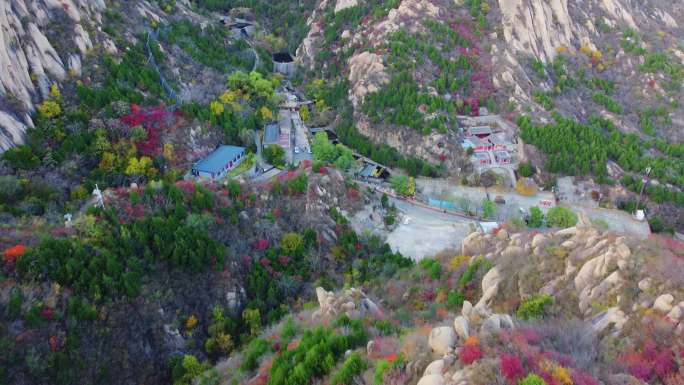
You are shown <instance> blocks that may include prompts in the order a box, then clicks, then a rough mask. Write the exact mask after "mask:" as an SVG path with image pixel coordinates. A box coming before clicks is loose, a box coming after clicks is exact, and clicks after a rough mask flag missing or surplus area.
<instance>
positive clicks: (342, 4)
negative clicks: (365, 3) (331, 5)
mask: <svg viewBox="0 0 684 385" xmlns="http://www.w3.org/2000/svg"><path fill="white" fill-rule="evenodd" d="M358 4H359V3H358V0H337V3H336V4H335V13H337V12H339V11H341V10H343V9H347V8H351V7H356V6H357V5H358Z"/></svg>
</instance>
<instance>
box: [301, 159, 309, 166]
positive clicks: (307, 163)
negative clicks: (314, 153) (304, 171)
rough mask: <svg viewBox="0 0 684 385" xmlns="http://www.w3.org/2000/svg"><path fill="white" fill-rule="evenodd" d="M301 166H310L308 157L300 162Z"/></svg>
mask: <svg viewBox="0 0 684 385" xmlns="http://www.w3.org/2000/svg"><path fill="white" fill-rule="evenodd" d="M302 167H304V168H309V167H311V161H310V160H308V159H305V160H304V161H303V162H302Z"/></svg>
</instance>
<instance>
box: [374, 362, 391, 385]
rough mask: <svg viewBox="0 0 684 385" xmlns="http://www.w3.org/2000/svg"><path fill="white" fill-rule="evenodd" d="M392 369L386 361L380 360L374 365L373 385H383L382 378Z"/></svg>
mask: <svg viewBox="0 0 684 385" xmlns="http://www.w3.org/2000/svg"><path fill="white" fill-rule="evenodd" d="M391 367H392V364H390V362H389V361H387V360H380V361H378V362H377V363H376V364H375V374H374V375H373V383H374V384H375V385H383V377H384V376H385V372H386V371H387V370H389V369H390V368H391Z"/></svg>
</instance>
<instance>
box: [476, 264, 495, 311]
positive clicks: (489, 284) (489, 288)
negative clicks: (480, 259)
mask: <svg viewBox="0 0 684 385" xmlns="http://www.w3.org/2000/svg"><path fill="white" fill-rule="evenodd" d="M500 282H501V273H500V271H499V267H498V266H494V267H492V268H491V269H489V271H488V272H487V274H485V276H484V277H482V297H481V298H480V300H479V301H478V302H477V304H476V305H475V308H476V309H478V308H485V309H486V308H488V305H489V302H490V301H491V300H492V299H493V298H494V297H495V296H496V294H497V293H498V291H499V283H500Z"/></svg>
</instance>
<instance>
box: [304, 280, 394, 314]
mask: <svg viewBox="0 0 684 385" xmlns="http://www.w3.org/2000/svg"><path fill="white" fill-rule="evenodd" d="M316 298H317V299H318V305H319V309H318V310H316V311H315V312H314V313H313V314H312V315H311V318H312V319H313V320H329V319H331V318H335V317H337V316H339V315H341V314H346V315H347V316H349V317H352V318H356V317H361V316H365V315H367V316H371V317H375V318H380V317H382V316H383V313H382V310H380V308H379V307H378V306H377V305H376V304H375V303H374V302H373V301H371V300H370V299H369V298H367V297H366V294H364V293H363V292H362V291H361V290H358V289H356V288H353V287H352V288H350V289H345V290H344V291H342V292H339V293H333V292H331V291H327V290H325V289H324V288H322V287H317V288H316Z"/></svg>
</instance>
